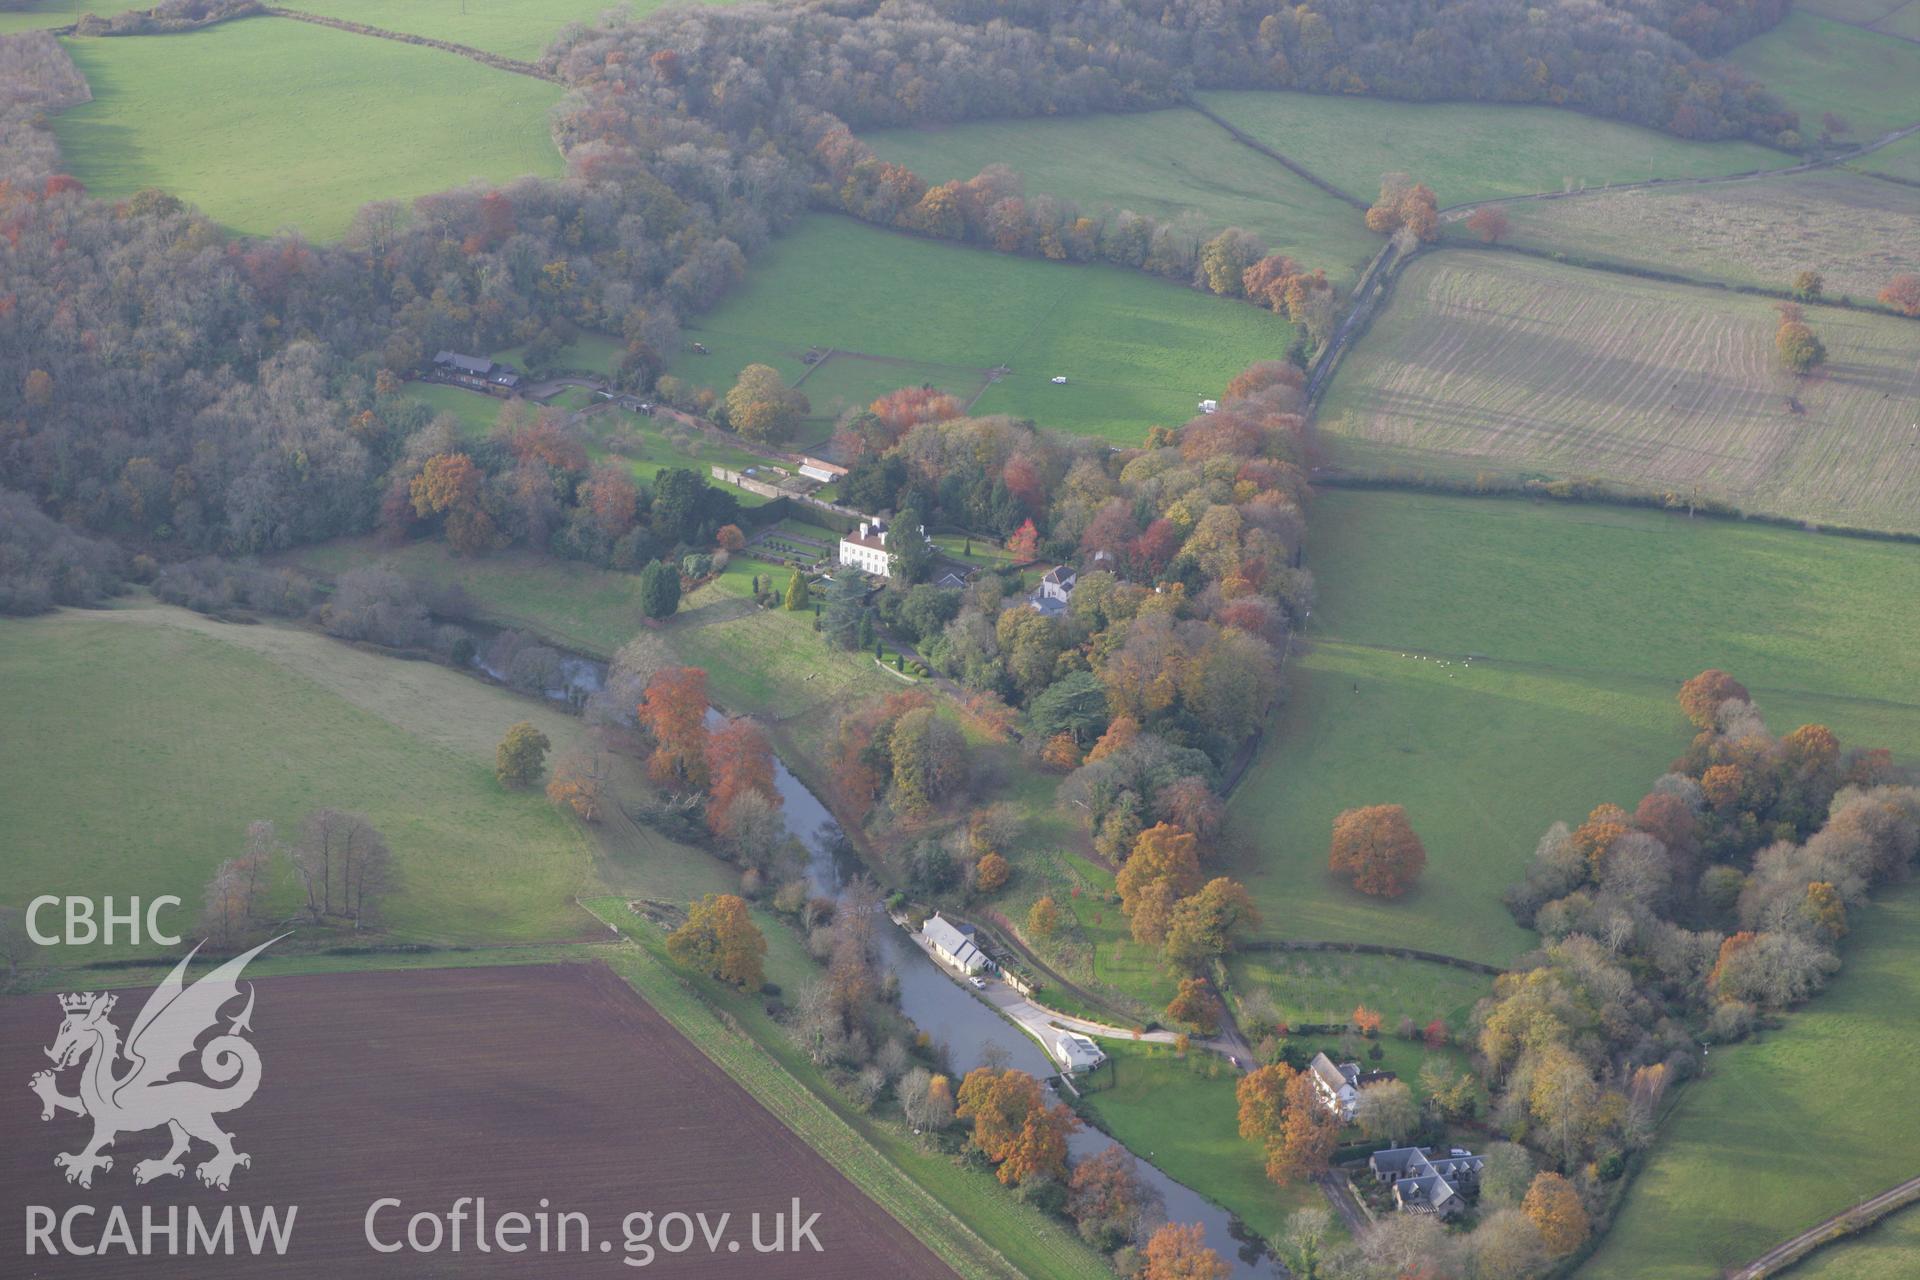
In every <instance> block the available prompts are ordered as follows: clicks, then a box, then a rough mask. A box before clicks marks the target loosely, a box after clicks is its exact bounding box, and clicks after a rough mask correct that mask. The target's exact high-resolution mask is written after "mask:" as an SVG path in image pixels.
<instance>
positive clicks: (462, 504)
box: [408, 453, 497, 552]
mask: <svg viewBox="0 0 1920 1280" xmlns="http://www.w3.org/2000/svg"><path fill="white" fill-rule="evenodd" d="M480 482H481V475H480V469H479V468H478V467H476V466H474V465H473V459H472V458H469V457H468V456H467V455H466V454H464V453H436V454H435V455H434V456H433V457H431V458H428V459H427V461H426V465H425V466H423V467H421V468H420V474H419V475H417V476H415V477H414V478H413V483H412V484H411V485H410V486H409V488H408V496H409V497H410V498H411V499H412V501H413V513H414V514H415V515H417V516H419V517H420V518H421V519H425V518H426V517H428V516H440V517H442V519H443V520H444V521H445V526H446V531H447V545H449V546H451V547H452V548H453V549H454V550H455V551H461V552H472V551H484V550H486V549H487V548H489V547H491V546H493V545H494V542H495V541H496V539H497V533H496V530H495V529H494V524H493V517H492V516H489V515H488V514H487V512H486V508H484V507H482V506H481V505H480Z"/></svg>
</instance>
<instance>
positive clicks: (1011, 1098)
mask: <svg viewBox="0 0 1920 1280" xmlns="http://www.w3.org/2000/svg"><path fill="white" fill-rule="evenodd" d="M959 1103H960V1105H959V1108H958V1110H957V1111H956V1112H955V1114H956V1115H957V1116H959V1117H960V1119H962V1120H972V1121H973V1145H974V1146H975V1147H977V1148H979V1150H980V1153H981V1154H982V1155H984V1156H986V1158H987V1160H988V1162H989V1163H991V1164H993V1165H995V1166H997V1168H996V1169H995V1174H996V1176H997V1177H999V1179H1000V1181H1001V1182H1002V1183H1003V1184H1004V1185H1006V1186H1010V1187H1011V1186H1018V1185H1019V1184H1020V1183H1022V1182H1025V1181H1026V1180H1028V1179H1029V1178H1033V1177H1036V1176H1039V1177H1049V1178H1054V1179H1059V1180H1064V1179H1065V1178H1066V1175H1067V1137H1068V1135H1070V1134H1072V1133H1073V1132H1074V1131H1075V1130H1076V1129H1078V1128H1079V1127H1080V1121H1079V1118H1078V1117H1076V1116H1075V1115H1074V1114H1073V1112H1072V1111H1070V1110H1068V1109H1067V1107H1065V1106H1064V1105H1062V1104H1060V1103H1055V1104H1054V1105H1053V1106H1051V1107H1049V1106H1047V1104H1046V1099H1045V1097H1044V1096H1043V1095H1042V1094H1041V1091H1040V1082H1039V1081H1038V1080H1035V1079H1034V1078H1033V1077H1032V1076H1030V1075H1028V1074H1027V1073H1026V1072H1024V1071H1017V1070H1014V1069H1013V1068H1008V1069H1006V1070H1004V1071H995V1070H993V1069H992V1068H991V1067H977V1068H975V1069H974V1070H972V1071H969V1072H968V1073H967V1077H966V1079H964V1080H962V1081H961V1082H960V1096H959Z"/></svg>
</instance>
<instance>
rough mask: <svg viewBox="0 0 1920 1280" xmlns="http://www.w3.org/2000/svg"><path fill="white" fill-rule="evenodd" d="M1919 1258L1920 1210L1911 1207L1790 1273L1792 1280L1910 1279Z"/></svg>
mask: <svg viewBox="0 0 1920 1280" xmlns="http://www.w3.org/2000/svg"><path fill="white" fill-rule="evenodd" d="M1916 1258H1920V1209H1915V1208H1914V1207H1913V1206H1912V1205H1909V1206H1907V1207H1906V1208H1905V1209H1902V1210H1900V1211H1899V1212H1897V1213H1894V1214H1892V1215H1891V1216H1889V1217H1887V1218H1883V1219H1882V1220H1881V1221H1880V1222H1879V1223H1877V1224H1876V1225H1874V1226H1872V1227H1869V1228H1868V1229H1867V1230H1865V1231H1863V1232H1861V1233H1860V1234H1859V1235H1857V1236H1853V1237H1851V1238H1849V1239H1846V1240H1842V1241H1840V1242H1838V1243H1836V1244H1830V1245H1827V1246H1826V1247H1824V1248H1822V1249H1821V1250H1820V1251H1819V1252H1817V1253H1815V1254H1813V1256H1811V1257H1809V1258H1808V1259H1807V1260H1806V1261H1805V1262H1802V1263H1801V1264H1800V1265H1798V1266H1796V1267H1794V1268H1793V1269H1792V1270H1791V1271H1790V1272H1789V1273H1788V1274H1790V1275H1792V1277H1793V1280H1911V1277H1912V1276H1913V1268H1914V1259H1916Z"/></svg>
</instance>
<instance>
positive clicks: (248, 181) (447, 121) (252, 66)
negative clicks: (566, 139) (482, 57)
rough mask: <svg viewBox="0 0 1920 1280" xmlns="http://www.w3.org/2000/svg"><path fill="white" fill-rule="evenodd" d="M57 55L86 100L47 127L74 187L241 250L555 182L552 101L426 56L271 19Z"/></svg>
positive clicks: (423, 51)
mask: <svg viewBox="0 0 1920 1280" xmlns="http://www.w3.org/2000/svg"><path fill="white" fill-rule="evenodd" d="M67 48H68V50H69V51H70V52H71V53H72V54H73V59H74V61H75V62H76V63H77V64H78V65H79V67H80V70H81V71H82V72H83V73H84V74H85V75H86V77H87V82H88V83H89V84H90V85H92V86H93V101H92V102H88V103H83V104H81V105H80V106H77V107H73V108H71V109H70V110H67V111H64V112H62V113H61V114H60V115H58V116H57V117H55V118H54V132H55V134H56V135H57V136H58V138H59V140H60V150H61V153H62V154H63V155H64V156H65V158H66V162H67V165H68V167H69V168H70V169H71V171H72V172H73V174H74V176H75V177H77V178H79V179H80V180H81V181H82V182H84V183H86V184H87V186H88V188H89V189H90V190H91V191H92V192H93V194H94V195H96V196H102V197H107V198H114V197H120V196H129V195H132V194H133V193H134V192H136V191H139V190H140V189H142V188H144V187H164V188H165V189H167V190H168V191H171V192H173V193H174V194H175V195H178V196H180V197H181V198H182V199H184V200H188V201H191V202H192V203H193V204H195V205H197V206H199V207H200V208H201V209H202V210H203V211H204V212H205V213H206V214H207V216H209V217H211V218H213V219H214V220H216V221H218V222H220V223H223V224H224V225H226V226H228V227H231V228H232V229H234V230H235V231H239V232H243V233H245V234H248V235H269V234H271V233H273V232H275V231H279V230H281V229H282V228H287V227H292V228H297V229H298V230H299V231H301V232H302V233H303V234H305V235H306V236H307V237H309V238H310V239H313V240H332V239H336V238H337V237H339V236H340V235H341V234H342V233H343V232H344V231H345V230H346V229H347V225H348V223H349V222H350V221H351V220H352V217H353V213H354V211H355V210H356V209H357V208H359V206H361V205H362V204H365V203H366V202H368V201H370V200H383V199H406V198H409V197H412V196H419V195H425V194H427V193H429V192H434V191H441V190H444V189H446V188H448V187H454V186H458V185H460V184H461V183H463V182H467V181H469V180H473V179H480V180H483V181H488V182H505V181H507V180H509V179H512V178H517V177H520V176H521V175H523V174H530V173H531V174H539V175H542V176H553V177H557V176H559V174H560V173H561V172H562V171H563V168H564V166H563V164H562V162H561V158H560V153H559V151H557V150H556V149H555V148H554V145H553V142H552V140H551V139H550V138H549V137H548V134H547V123H546V116H547V112H548V110H549V109H550V108H551V107H552V106H553V105H554V104H555V103H556V102H558V101H559V98H560V90H559V88H558V87H557V86H555V85H551V84H547V83H544V82H542V81H539V80H534V79H531V78H529V77H527V76H520V75H513V74H511V73H509V72H504V71H496V70H494V69H492V68H490V67H485V66H482V65H480V64H479V63H477V62H473V61H471V60H470V59H467V58H461V57H457V56H455V55H452V54H448V53H443V52H440V51H438V50H435V49H428V48H424V47H421V46H417V45H409V44H400V43H397V42H395V41H392V40H379V39H372V38H369V37H366V36H360V35H354V34H352V33H350V32H345V31H335V30H330V29H328V28H326V27H316V26H313V25H312V24H310V23H304V22H295V21H291V20H287V19H281V18H272V17H256V18H247V19H244V20H241V21H235V22H226V23H221V24H220V25H218V26H215V27H210V28H208V29H206V30H204V31H196V32H193V33H191V34H187V35H170V36H119V37H112V38H102V39H93V40H70V41H68V42H67ZM286 101H298V102H299V103H300V110H298V111H292V112H271V111H267V112H263V111H262V110H261V109H260V104H261V103H263V102H286Z"/></svg>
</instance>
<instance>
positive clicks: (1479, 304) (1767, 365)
mask: <svg viewBox="0 0 1920 1280" xmlns="http://www.w3.org/2000/svg"><path fill="white" fill-rule="evenodd" d="M1808 322H1809V323H1810V324H1811V325H1812V326H1813V328H1814V330H1815V332H1816V333H1818V334H1819V335H1820V337H1821V338H1822V340H1823V341H1824V342H1825V344H1826V347H1827V351H1828V360H1827V363H1826V364H1825V365H1824V366H1822V367H1821V368H1820V369H1819V370H1818V371H1817V372H1816V373H1815V374H1814V375H1813V376H1811V377H1805V378H1795V377H1793V376H1792V375H1790V374H1788V373H1786V372H1785V371H1784V370H1783V369H1782V368H1781V367H1780V365H1779V360H1778V356H1777V354H1776V352H1775V350H1774V330H1775V329H1776V327H1777V326H1778V317H1777V316H1776V315H1775V314H1774V309H1773V304H1772V303H1771V302H1769V301H1767V300H1765V299H1761V298H1750V297H1741V296H1737V295H1730V294H1728V293H1726V292H1724V291H1721V290H1716V289H1702V288H1696V287H1691V286H1686V285H1670V284H1659V283H1655V282H1653V281H1645V280H1635V279H1628V278H1624V277H1620V276H1616V275H1611V274H1605V275H1603V274H1600V273H1596V272H1593V271H1587V270H1582V269H1580V268H1577V267H1568V266H1560V265H1557V264H1554V263H1551V262H1543V261H1540V260H1538V259H1535V258H1525V257H1521V256H1519V255H1516V254H1502V253H1491V252H1483V251H1472V252H1457V251H1456V252H1441V253H1436V254H1430V255H1425V256H1423V257H1421V258H1420V259H1418V260H1416V261H1415V262H1414V263H1413V264H1412V265H1411V266H1409V267H1408V268H1407V269H1406V271H1405V272H1404V273H1403V274H1402V275H1401V276H1400V279H1399V283H1398V284H1397V285H1396V287H1395V294H1394V297H1393V300H1392V302H1391V303H1390V304H1389V306H1388V307H1387V308H1386V310H1385V311H1384V312H1383V313H1382V314H1381V315H1380V316H1379V317H1378V318H1377V319H1376V320H1375V322H1374V324H1373V327H1372V329H1371V331H1370V332H1369V333H1368V334H1367V335H1366V337H1365V338H1363V339H1362V340H1361V341H1360V342H1359V343H1358V344H1357V345H1356V346H1355V347H1354V349H1353V350H1352V352H1351V353H1350V354H1349V355H1348V357H1347V359H1346V361H1345V362H1344V363H1343V364H1342V366H1341V368H1340V371H1339V374H1338V375H1337V376H1336V377H1335V379H1334V382H1333V385H1332V387H1331V389H1330V390H1329V392H1328V395H1327V397H1326V400H1325V402H1324V403H1323V405H1322V406H1321V411H1320V418H1319V421H1320V426H1321V429H1322V432H1323V433H1324V435H1325V437H1326V438H1327V439H1328V442H1329V445H1330V449H1329V452H1330V454H1331V457H1332V460H1333V461H1335V462H1337V463H1340V464H1342V465H1345V466H1349V467H1354V468H1357V469H1359V470H1362V471H1367V472H1375V473H1377V472H1381V471H1391V472H1396V473H1403V474H1419V473H1422V472H1429V473H1435V474H1442V475H1451V476H1457V477H1465V478H1471V477H1472V476H1474V475H1476V474H1479V473H1480V472H1488V473H1491V474H1495V475H1503V476H1524V477H1535V476H1548V477H1556V478H1558V477H1574V476H1593V477H1598V478H1601V479H1605V480H1611V481H1614V482H1616V483H1620V484H1624V485H1628V486H1631V487H1634V488H1636V489H1640V490H1643V491H1644V490H1651V491H1652V492H1655V493H1667V492H1672V493H1677V494H1680V495H1685V494H1687V493H1689V492H1698V493H1700V494H1702V495H1704V496H1707V497H1713V498H1718V499H1721V500H1724V501H1727V502H1731V503H1733V504H1735V505H1737V506H1739V507H1740V508H1742V509H1743V510H1748V511H1754V512H1764V513H1768V514H1774V515H1785V516H1789V517H1792V518H1795V519H1806V520H1814V521H1820V522H1824V523H1832V524H1840V525H1851V526H1855V527H1861V528H1873V529H1892V530H1900V531H1920V428H1916V426H1915V422H1916V420H1920V326H1916V325H1914V324H1913V323H1912V322H1910V321H1907V320H1902V319H1899V318H1896V317H1891V316H1879V315H1873V314H1862V313H1858V312H1851V311H1841V310H1838V309H1835V308H1812V309H1810V310H1809V314H1808ZM1796 406H1797V408H1796Z"/></svg>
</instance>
